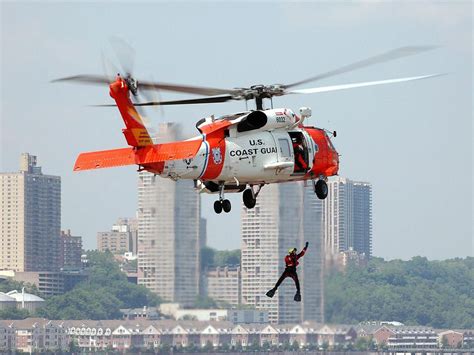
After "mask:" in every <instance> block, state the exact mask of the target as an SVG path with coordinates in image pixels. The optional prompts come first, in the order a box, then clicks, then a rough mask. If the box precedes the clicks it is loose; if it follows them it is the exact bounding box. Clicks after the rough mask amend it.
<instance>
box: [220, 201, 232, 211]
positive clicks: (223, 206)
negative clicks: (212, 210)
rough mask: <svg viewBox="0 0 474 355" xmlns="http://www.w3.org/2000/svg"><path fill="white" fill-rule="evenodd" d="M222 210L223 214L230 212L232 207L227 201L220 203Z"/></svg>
mask: <svg viewBox="0 0 474 355" xmlns="http://www.w3.org/2000/svg"><path fill="white" fill-rule="evenodd" d="M222 209H223V210H224V212H225V213H229V212H230V210H231V209H232V205H231V204H230V201H229V200H224V201H222Z"/></svg>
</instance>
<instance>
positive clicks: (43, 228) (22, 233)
mask: <svg viewBox="0 0 474 355" xmlns="http://www.w3.org/2000/svg"><path fill="white" fill-rule="evenodd" d="M0 187H1V194H0V210H1V213H0V228H1V229H0V231H1V233H0V270H14V271H57V270H59V263H60V249H59V247H60V246H59V242H60V239H59V238H60V235H61V178H60V177H59V176H52V175H43V173H42V172H41V167H39V166H37V165H36V156H34V155H29V154H28V153H23V154H22V155H21V160H20V171H19V172H16V173H0Z"/></svg>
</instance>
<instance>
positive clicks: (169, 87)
mask: <svg viewBox="0 0 474 355" xmlns="http://www.w3.org/2000/svg"><path fill="white" fill-rule="evenodd" d="M60 81H73V82H77V83H81V84H110V81H109V79H108V78H107V77H106V76H104V75H88V74H86V75H74V76H68V77H65V78H59V79H55V80H52V81H51V82H52V83H55V82H60ZM138 88H139V89H141V90H143V89H145V90H157V89H159V90H165V91H176V92H184V93H188V94H197V95H205V96H215V95H225V94H228V95H229V94H236V93H238V91H237V90H233V89H217V88H210V87H202V86H190V85H179V84H170V83H159V82H152V81H141V80H139V81H138Z"/></svg>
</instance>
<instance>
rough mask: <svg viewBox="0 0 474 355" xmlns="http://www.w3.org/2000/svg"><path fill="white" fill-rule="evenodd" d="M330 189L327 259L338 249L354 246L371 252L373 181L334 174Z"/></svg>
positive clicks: (326, 216) (326, 209)
mask: <svg viewBox="0 0 474 355" xmlns="http://www.w3.org/2000/svg"><path fill="white" fill-rule="evenodd" d="M328 188H329V193H328V197H327V198H326V200H324V213H323V224H324V228H325V239H324V242H325V247H326V252H327V254H326V259H335V258H336V257H337V255H338V254H339V252H342V251H347V250H354V251H356V252H357V253H359V254H364V255H365V256H366V258H370V256H371V255H372V185H371V184H370V183H368V182H359V181H352V180H349V179H347V178H343V177H334V178H331V179H330V180H329V181H328Z"/></svg>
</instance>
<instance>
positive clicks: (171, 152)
mask: <svg viewBox="0 0 474 355" xmlns="http://www.w3.org/2000/svg"><path fill="white" fill-rule="evenodd" d="M201 144H202V141H201V140H199V139H195V140H189V141H180V142H172V143H164V144H155V145H149V146H146V147H143V148H138V149H137V148H121V149H111V150H102V151H97V152H88V153H81V154H79V156H78V157H77V160H76V163H75V164H74V171H83V170H93V169H102V168H112V167H117V166H126V165H141V166H143V167H145V169H146V168H147V166H155V167H156V164H157V163H163V162H165V161H168V160H179V159H190V158H193V157H194V156H195V155H196V154H197V152H198V150H199V147H200V146H201ZM153 170H154V171H153V172H155V173H156V169H153Z"/></svg>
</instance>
